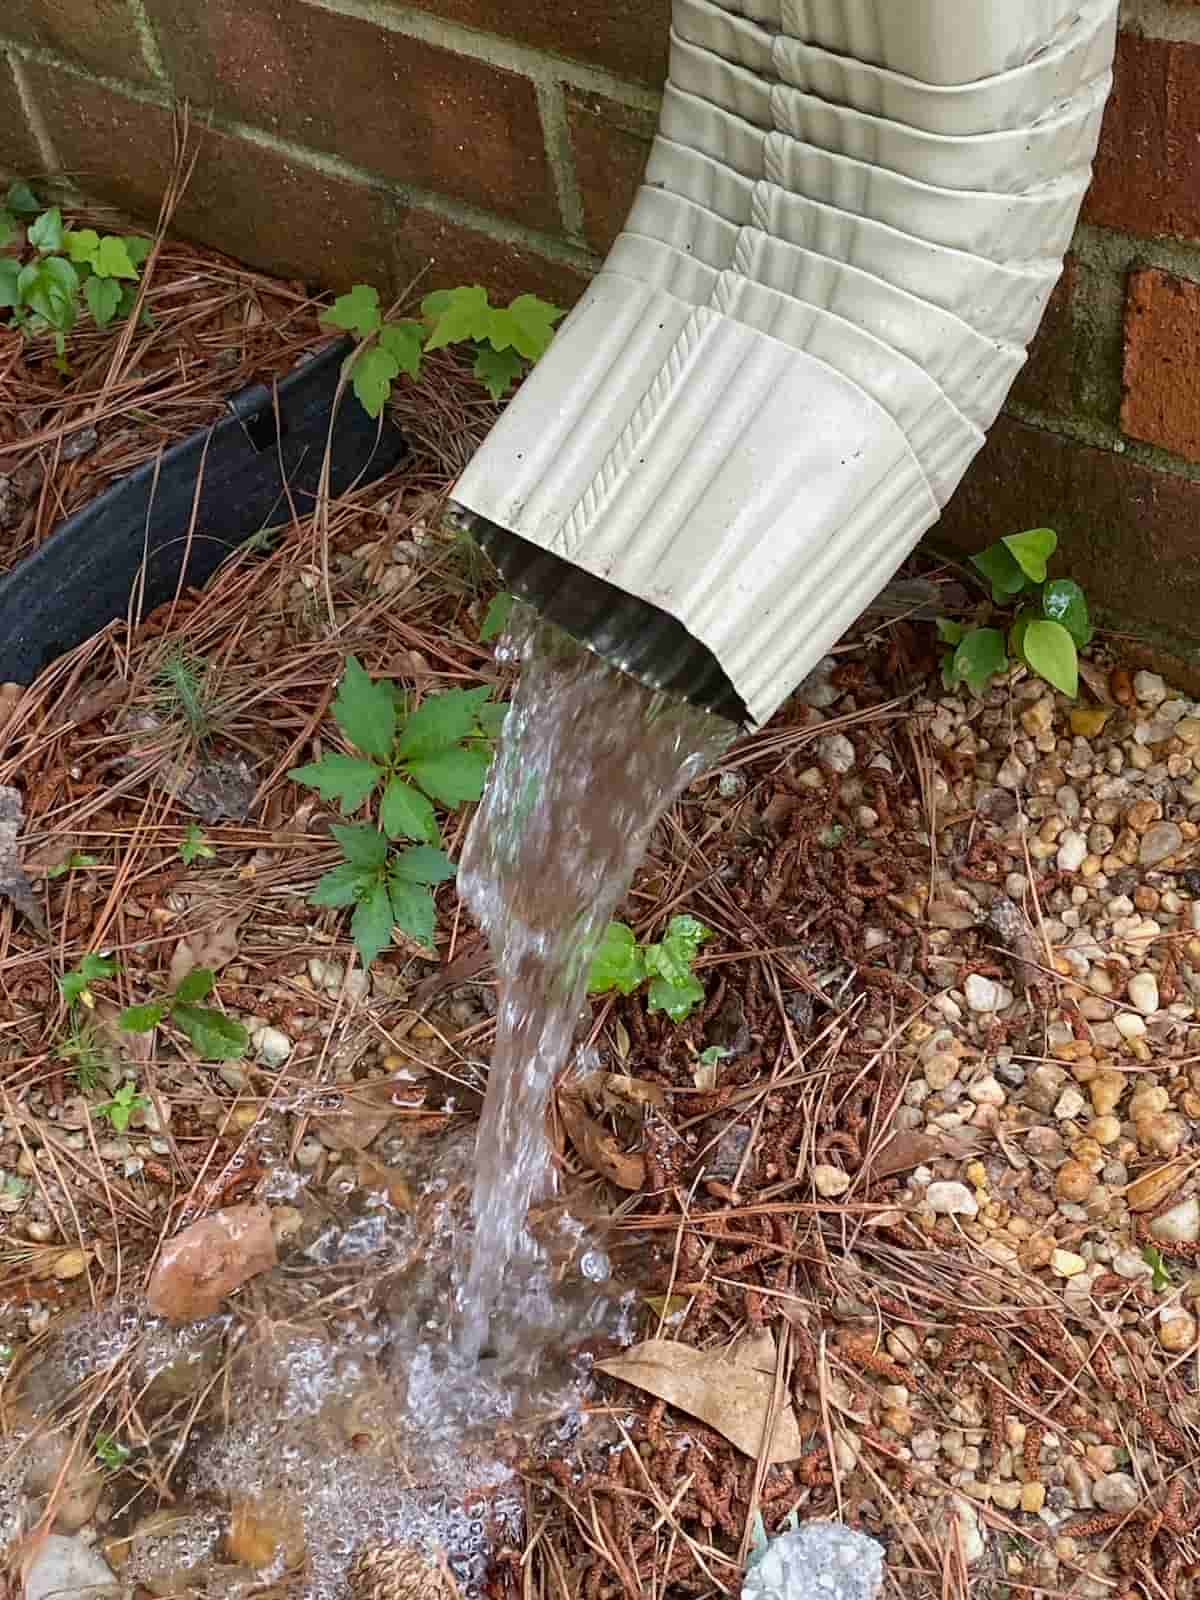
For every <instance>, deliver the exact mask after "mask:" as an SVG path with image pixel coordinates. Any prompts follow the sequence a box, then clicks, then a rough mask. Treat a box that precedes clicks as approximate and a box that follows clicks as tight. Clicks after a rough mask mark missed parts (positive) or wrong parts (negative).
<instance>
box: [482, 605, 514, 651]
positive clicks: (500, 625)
mask: <svg viewBox="0 0 1200 1600" xmlns="http://www.w3.org/2000/svg"><path fill="white" fill-rule="evenodd" d="M516 598H517V597H516V595H512V594H497V595H493V596H492V600H491V603H490V604H489V606H488V608H487V610H486V611H485V612H484V615H483V621H482V623H481V624H480V627H479V637H480V639H481V640H482V642H483V643H484V644H487V643H488V641H489V640H491V639H498V638H499V637H500V635H501V634H502V633H503V632H504V631H505V630H506V628H507V627H508V622H509V618H510V617H511V616H512V608H513V606H514V605H515V604H516Z"/></svg>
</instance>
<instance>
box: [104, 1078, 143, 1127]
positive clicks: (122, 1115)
mask: <svg viewBox="0 0 1200 1600" xmlns="http://www.w3.org/2000/svg"><path fill="white" fill-rule="evenodd" d="M149 1104H150V1102H149V1100H147V1099H146V1096H145V1095H144V1094H139V1093H138V1089H137V1084H136V1083H134V1082H133V1080H132V1079H128V1078H127V1079H126V1080H125V1082H124V1083H123V1084H121V1086H120V1087H119V1088H118V1089H117V1090H116V1091H115V1092H114V1094H113V1097H112V1099H111V1100H106V1101H105V1102H104V1104H103V1105H99V1106H93V1107H92V1115H93V1116H94V1117H107V1118H108V1120H109V1122H110V1123H111V1124H112V1129H113V1132H114V1133H124V1132H125V1130H126V1128H128V1126H129V1123H130V1119H131V1118H132V1116H133V1114H134V1112H135V1111H143V1110H145V1108H146V1107H147V1106H148V1105H149Z"/></svg>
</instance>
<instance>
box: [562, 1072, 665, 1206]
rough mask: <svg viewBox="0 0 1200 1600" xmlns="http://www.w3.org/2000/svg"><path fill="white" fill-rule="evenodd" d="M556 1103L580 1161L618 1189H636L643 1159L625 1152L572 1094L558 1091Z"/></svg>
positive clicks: (641, 1178) (642, 1177) (642, 1180)
mask: <svg viewBox="0 0 1200 1600" xmlns="http://www.w3.org/2000/svg"><path fill="white" fill-rule="evenodd" d="M558 1106H559V1112H560V1114H561V1116H562V1119H563V1126H564V1127H565V1128H566V1130H567V1132H568V1133H569V1134H570V1136H571V1143H572V1144H573V1145H574V1146H575V1148H576V1150H577V1151H578V1152H579V1157H580V1160H582V1161H583V1163H584V1165H585V1166H588V1167H590V1168H591V1169H592V1171H593V1172H598V1173H599V1174H600V1176H601V1177H602V1178H607V1179H608V1181H609V1183H615V1184H616V1186H617V1188H618V1189H628V1190H629V1191H630V1192H631V1193H636V1192H637V1191H638V1190H639V1189H640V1188H641V1187H642V1185H643V1184H644V1183H645V1181H646V1163H645V1160H644V1159H643V1158H642V1157H641V1156H640V1155H637V1154H633V1155H628V1154H626V1152H625V1151H623V1150H622V1149H621V1146H620V1145H619V1144H618V1143H617V1141H616V1139H615V1138H614V1136H613V1135H612V1134H611V1133H609V1132H608V1131H607V1130H606V1129H605V1128H603V1127H602V1126H601V1125H600V1123H598V1122H597V1121H596V1120H595V1118H594V1117H591V1116H589V1115H588V1113H587V1111H586V1110H585V1109H584V1106H583V1102H582V1101H581V1100H578V1099H576V1097H575V1096H574V1095H572V1094H560V1095H559V1099H558Z"/></svg>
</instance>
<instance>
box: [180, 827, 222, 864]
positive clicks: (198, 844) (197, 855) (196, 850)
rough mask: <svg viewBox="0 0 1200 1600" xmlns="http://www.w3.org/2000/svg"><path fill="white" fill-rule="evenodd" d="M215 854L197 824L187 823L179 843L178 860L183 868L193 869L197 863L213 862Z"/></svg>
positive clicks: (202, 830)
mask: <svg viewBox="0 0 1200 1600" xmlns="http://www.w3.org/2000/svg"><path fill="white" fill-rule="evenodd" d="M216 854H217V852H216V851H215V850H214V849H213V847H212V845H210V844H209V842H208V840H207V839H206V838H205V836H204V829H203V828H202V827H201V826H200V824H199V823H198V822H189V823H188V825H187V827H186V828H185V829H184V830H183V838H182V839H181V840H180V841H179V859H180V860H181V861H182V862H183V864H184V866H185V867H194V866H195V864H196V862H197V861H213V860H215V859H216Z"/></svg>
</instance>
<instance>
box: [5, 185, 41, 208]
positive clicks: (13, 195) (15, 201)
mask: <svg viewBox="0 0 1200 1600" xmlns="http://www.w3.org/2000/svg"><path fill="white" fill-rule="evenodd" d="M4 206H5V210H7V211H12V212H15V213H16V215H17V216H18V217H34V216H36V215H37V213H38V212H39V211H40V210H41V209H42V202H41V201H40V200H39V199H38V197H37V195H35V194H34V192H33V190H32V189H31V188H30V187H29V185H28V184H27V183H22V182H21V181H20V180H19V179H18V180H17V182H16V183H12V184H9V187H8V193H7V194H6V195H5V197H4Z"/></svg>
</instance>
